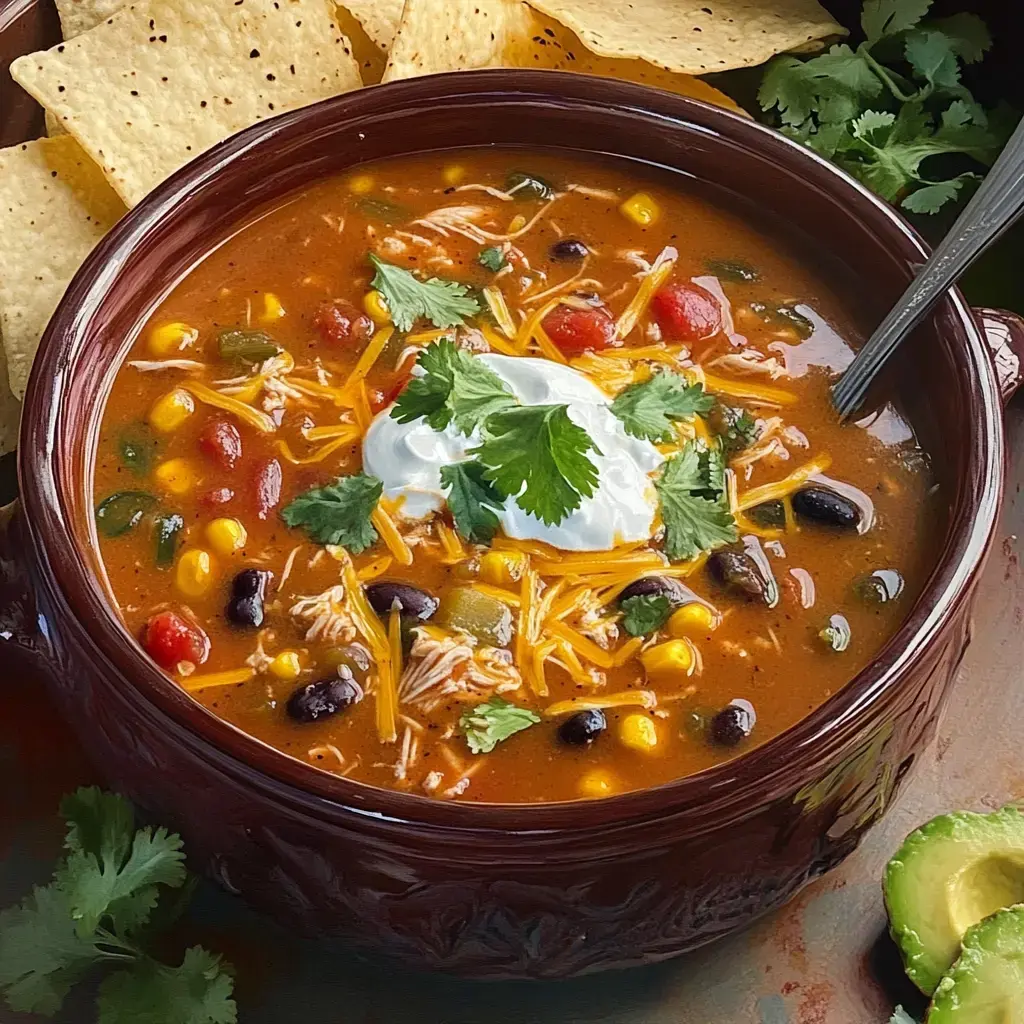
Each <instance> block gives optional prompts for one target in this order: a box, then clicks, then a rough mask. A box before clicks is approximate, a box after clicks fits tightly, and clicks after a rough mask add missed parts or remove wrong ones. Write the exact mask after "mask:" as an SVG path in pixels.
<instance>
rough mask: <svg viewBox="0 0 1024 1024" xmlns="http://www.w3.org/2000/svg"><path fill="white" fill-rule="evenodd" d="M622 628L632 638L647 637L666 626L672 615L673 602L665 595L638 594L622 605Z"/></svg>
mask: <svg viewBox="0 0 1024 1024" xmlns="http://www.w3.org/2000/svg"><path fill="white" fill-rule="evenodd" d="M620 607H621V608H622V611H623V616H622V628H623V629H624V630H625V631H626V632H627V633H628V634H629V635H630V636H647V634H648V633H654V632H656V631H657V630H659V629H661V627H662V626H664V625H665V622H666V620H667V619H668V617H669V615H671V614H672V602H671V601H669V599H668V598H667V597H665V595H664V594H637V595H636V597H627V598H626V600H625V601H623V602H622V603H621V605H620Z"/></svg>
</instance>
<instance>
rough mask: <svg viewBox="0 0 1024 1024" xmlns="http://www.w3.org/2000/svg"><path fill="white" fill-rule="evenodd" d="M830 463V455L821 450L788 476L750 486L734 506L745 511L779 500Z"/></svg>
mask: <svg viewBox="0 0 1024 1024" xmlns="http://www.w3.org/2000/svg"><path fill="white" fill-rule="evenodd" d="M831 465H832V456H831V455H829V454H828V453H826V452H823V453H822V454H821V455H819V456H817V458H814V459H811V461H810V462H805V463H804V464H803V465H802V466H799V467H797V468H796V469H794V470H793V472H792V473H790V474H789V476H787V477H784V478H783V479H782V480H776V481H775V482H774V483H771V484H762V485H761V486H760V487H752V488H751V489H750V490H749V491H747V492H746V493H745V494H741V495H740V496H739V498H738V499H737V501H736V508H737V510H738V511H740V512H746V510H747V509H748V508H753V507H754V506H755V505H763V504H764V503H765V502H766V501H779V500H781V499H782V498H788V497H789V496H790V495H791V494H792V493H793V492H794V491H797V490H799V489H800V488H801V487H802V486H803V485H804V484H805V483H807V481H808V480H809V479H810V478H811V477H812V476H815V475H817V474H818V473H824V472H825V470H826V469H828V467H829V466H831Z"/></svg>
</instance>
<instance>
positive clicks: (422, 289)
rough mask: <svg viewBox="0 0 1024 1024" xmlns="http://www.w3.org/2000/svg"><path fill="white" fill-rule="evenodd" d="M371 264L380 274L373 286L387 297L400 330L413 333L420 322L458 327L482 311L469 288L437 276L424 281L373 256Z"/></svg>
mask: <svg viewBox="0 0 1024 1024" xmlns="http://www.w3.org/2000/svg"><path fill="white" fill-rule="evenodd" d="M370 262H371V263H372V264H373V266H374V269H375V270H376V271H377V272H376V274H374V276H373V281H372V282H371V284H372V286H373V287H374V288H376V289H377V290H378V291H379V292H380V293H381V294H382V295H383V296H384V300H385V302H387V304H388V311H389V312H390V313H391V319H392V321H393V322H394V325H395V326H396V327H397V328H398V329H399V330H400V331H410V330H412V325H413V324H414V323H415V322H416V321H417V320H420V319H423V320H429V321H430V322H431V323H432V324H433V325H434V326H435V327H441V328H444V327H458V326H459V325H460V324H464V323H465V322H466V317H467V316H473V314H474V313H478V312H479V311H480V303H479V302H478V301H477V300H476V299H475V298H474V297H473V296H472V295H470V294H469V287H468V285H464V284H459V282H457V281H442V280H441V279H440V278H437V277H432V278H430V279H429V280H426V281H421V280H420V279H419V278H418V277H416V276H415V275H414V274H412V273H411V272H410V271H408V270H405V269H404V268H402V267H396V266H395V265H394V264H393V263H385V262H384V261H383V260H382V259H380V258H379V257H378V256H375V255H374V254H373V253H371V254H370Z"/></svg>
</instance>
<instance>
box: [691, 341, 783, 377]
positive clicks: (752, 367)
mask: <svg viewBox="0 0 1024 1024" xmlns="http://www.w3.org/2000/svg"><path fill="white" fill-rule="evenodd" d="M708 366H718V367H721V368H722V369H723V370H726V371H728V372H729V373H735V374H738V375H740V376H749V375H750V374H764V375H765V376H767V377H770V378H771V379H772V380H778V378H779V377H786V376H788V374H787V373H786V368H785V367H784V366H783V365H782V363H780V362H779V361H778V359H776V358H775V357H774V356H765V355H764V353H762V352H758V351H757V349H755V348H745V349H743V350H742V351H741V352H730V353H728V354H727V355H724V356H719V357H718V358H717V359H712V360H711V362H710V363H708Z"/></svg>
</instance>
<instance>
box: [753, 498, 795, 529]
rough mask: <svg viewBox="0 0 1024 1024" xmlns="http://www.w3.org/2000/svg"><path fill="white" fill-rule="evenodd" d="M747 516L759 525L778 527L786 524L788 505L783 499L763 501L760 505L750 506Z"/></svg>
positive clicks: (769, 527) (770, 527)
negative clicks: (783, 502) (784, 503)
mask: <svg viewBox="0 0 1024 1024" xmlns="http://www.w3.org/2000/svg"><path fill="white" fill-rule="evenodd" d="M746 516H747V518H748V519H751V520H753V521H754V522H755V523H757V525H758V526H764V527H766V528H768V529H772V528H775V529H778V528H780V527H783V526H785V525H786V506H785V505H783V504H782V502H781V501H763V502H762V503H761V504H760V505H755V506H754V507H753V508H748V509H747V512H746Z"/></svg>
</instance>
